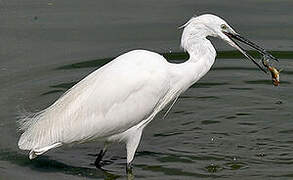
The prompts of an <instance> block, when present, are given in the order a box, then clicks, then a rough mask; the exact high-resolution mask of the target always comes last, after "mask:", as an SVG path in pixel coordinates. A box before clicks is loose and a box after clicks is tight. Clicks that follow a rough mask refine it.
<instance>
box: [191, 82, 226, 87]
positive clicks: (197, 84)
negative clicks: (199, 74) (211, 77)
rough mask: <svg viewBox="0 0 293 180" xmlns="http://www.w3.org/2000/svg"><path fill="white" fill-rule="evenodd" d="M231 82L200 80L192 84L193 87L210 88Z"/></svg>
mask: <svg viewBox="0 0 293 180" xmlns="http://www.w3.org/2000/svg"><path fill="white" fill-rule="evenodd" d="M228 84H229V83H225V82H219V83H212V82H206V83H205V82H198V83H195V84H193V85H192V86H191V88H210V87H214V86H223V85H228Z"/></svg>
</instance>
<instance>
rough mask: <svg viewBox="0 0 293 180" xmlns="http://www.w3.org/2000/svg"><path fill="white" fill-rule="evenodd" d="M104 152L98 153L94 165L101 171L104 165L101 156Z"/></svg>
mask: <svg viewBox="0 0 293 180" xmlns="http://www.w3.org/2000/svg"><path fill="white" fill-rule="evenodd" d="M105 153H106V152H105V151H103V150H101V151H100V153H99V154H98V157H97V158H96V160H95V163H94V165H95V166H96V167H97V168H98V169H101V167H102V166H103V165H104V162H103V161H102V159H103V156H104V155H105Z"/></svg>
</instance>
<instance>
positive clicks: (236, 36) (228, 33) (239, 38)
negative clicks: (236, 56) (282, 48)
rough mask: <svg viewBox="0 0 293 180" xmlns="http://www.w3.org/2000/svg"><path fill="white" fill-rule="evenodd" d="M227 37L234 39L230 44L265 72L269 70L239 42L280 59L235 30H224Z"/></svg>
mask: <svg viewBox="0 0 293 180" xmlns="http://www.w3.org/2000/svg"><path fill="white" fill-rule="evenodd" d="M222 32H223V33H224V34H225V35H226V36H227V37H229V40H230V41H232V42H233V43H232V42H230V44H231V45H232V46H234V47H235V48H237V49H238V50H239V51H240V52H241V53H242V54H243V55H244V56H245V57H247V58H248V59H250V60H251V61H252V62H253V63H254V64H255V65H256V66H257V67H258V68H259V69H260V70H262V71H263V72H265V73H267V70H266V69H265V68H264V67H262V66H261V65H260V64H259V63H257V62H256V60H255V59H254V58H253V57H252V56H251V55H250V54H248V53H247V52H246V51H245V50H244V49H243V48H242V47H241V46H240V45H239V44H238V43H237V42H236V40H237V41H239V42H242V43H244V44H246V45H248V46H250V47H252V48H253V49H255V50H256V51H257V52H259V53H260V54H261V55H262V56H266V57H267V58H269V59H273V60H275V61H279V60H278V59H277V58H275V57H274V56H273V55H271V54H270V53H268V52H267V51H266V50H265V49H263V48H262V47H260V46H258V45H256V44H255V43H253V42H251V41H249V40H248V39H246V38H244V37H242V36H240V35H239V34H237V33H235V32H233V31H222Z"/></svg>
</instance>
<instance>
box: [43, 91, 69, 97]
mask: <svg viewBox="0 0 293 180" xmlns="http://www.w3.org/2000/svg"><path fill="white" fill-rule="evenodd" d="M64 92H65V90H62V89H56V90H52V91H47V92H45V93H43V94H41V96H45V95H49V94H55V93H64Z"/></svg>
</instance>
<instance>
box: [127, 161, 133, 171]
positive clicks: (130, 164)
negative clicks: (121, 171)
mask: <svg viewBox="0 0 293 180" xmlns="http://www.w3.org/2000/svg"><path fill="white" fill-rule="evenodd" d="M132 169H133V165H132V161H131V162H129V163H127V164H126V173H127V174H132Z"/></svg>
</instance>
